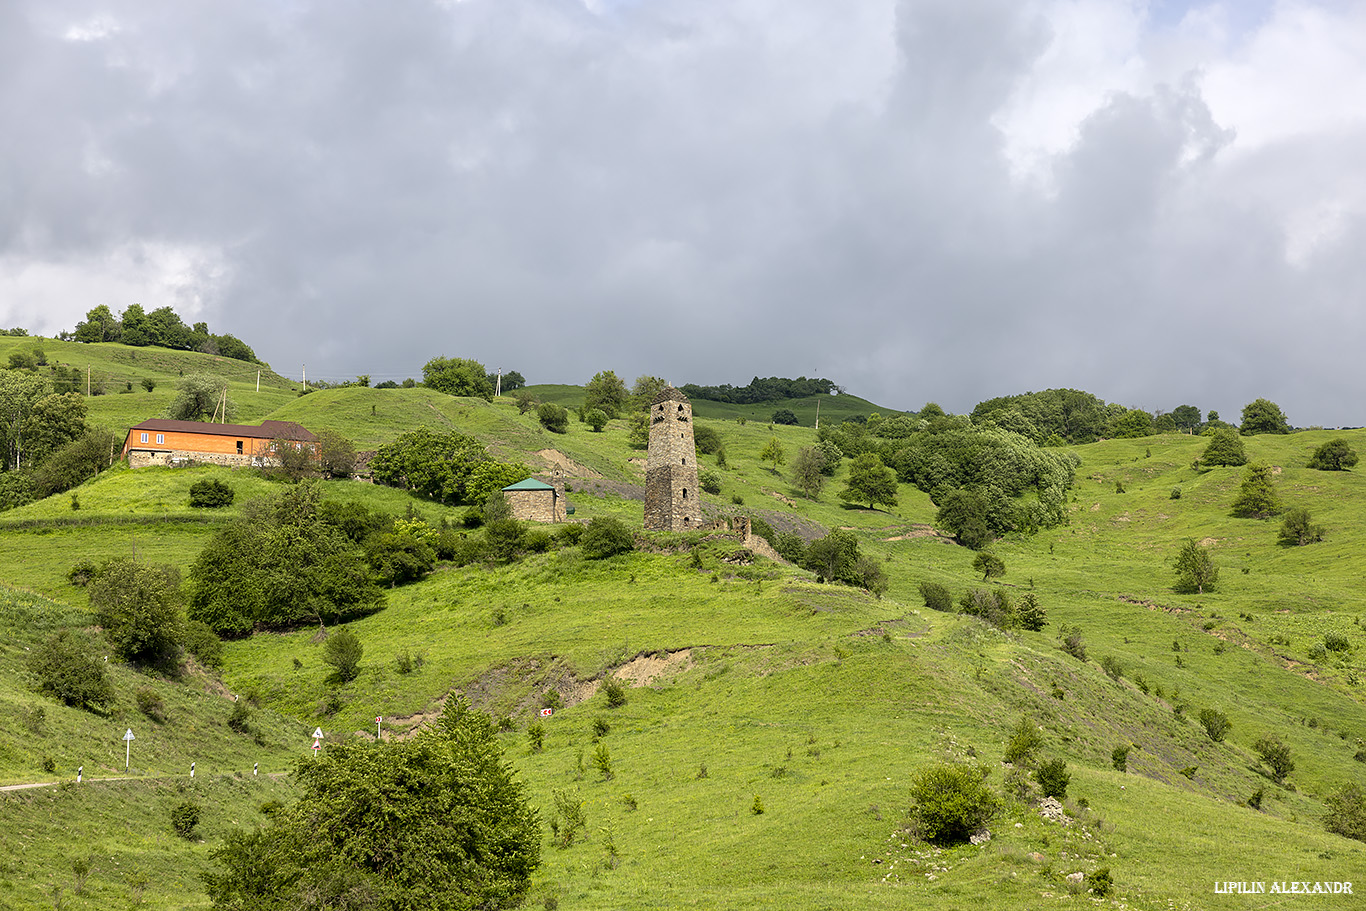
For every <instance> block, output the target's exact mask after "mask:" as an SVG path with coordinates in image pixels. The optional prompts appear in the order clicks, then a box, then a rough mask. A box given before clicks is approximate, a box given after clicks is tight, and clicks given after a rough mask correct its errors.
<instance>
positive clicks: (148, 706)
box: [134, 687, 166, 724]
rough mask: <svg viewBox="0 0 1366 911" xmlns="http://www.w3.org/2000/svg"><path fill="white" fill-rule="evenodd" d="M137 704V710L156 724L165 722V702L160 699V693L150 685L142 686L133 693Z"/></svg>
mask: <svg viewBox="0 0 1366 911" xmlns="http://www.w3.org/2000/svg"><path fill="white" fill-rule="evenodd" d="M134 699H135V700H136V701H137V704H138V711H139V712H141V713H142V714H144V715H146V716H147V717H148V718H150V719H152V720H153V721H155V722H156V723H157V724H164V723H165V722H166V703H164V702H162V701H161V696H160V694H158V693H157V691H156V690H154V689H152V688H151V687H143V688H142V689H140V690H138V691H137V693H136V694H135V695H134Z"/></svg>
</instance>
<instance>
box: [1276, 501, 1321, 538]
mask: <svg viewBox="0 0 1366 911" xmlns="http://www.w3.org/2000/svg"><path fill="white" fill-rule="evenodd" d="M1279 540H1280V542H1281V543H1282V544H1286V545H1289V546H1291V547H1298V546H1300V545H1302V544H1314V543H1316V542H1318V541H1322V540H1323V526H1322V525H1315V524H1314V523H1313V520H1312V519H1311V518H1310V516H1309V510H1307V509H1304V508H1303V507H1300V506H1296V507H1293V508H1291V509H1289V510H1287V511H1286V514H1285V518H1284V519H1283V520H1282V521H1281V533H1280V539H1279Z"/></svg>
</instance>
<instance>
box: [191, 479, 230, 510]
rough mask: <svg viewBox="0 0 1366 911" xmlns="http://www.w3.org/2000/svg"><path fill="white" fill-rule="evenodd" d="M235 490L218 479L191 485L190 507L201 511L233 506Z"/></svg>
mask: <svg viewBox="0 0 1366 911" xmlns="http://www.w3.org/2000/svg"><path fill="white" fill-rule="evenodd" d="M233 496H234V494H233V490H232V488H231V487H229V486H228V485H227V484H224V483H223V482H222V481H220V480H218V479H217V478H205V479H204V480H202V481H195V482H194V483H193V484H191V485H190V505H191V506H194V507H196V508H200V509H220V508H222V507H224V506H231V505H232V500H233Z"/></svg>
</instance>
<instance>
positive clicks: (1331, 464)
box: [1307, 439, 1357, 471]
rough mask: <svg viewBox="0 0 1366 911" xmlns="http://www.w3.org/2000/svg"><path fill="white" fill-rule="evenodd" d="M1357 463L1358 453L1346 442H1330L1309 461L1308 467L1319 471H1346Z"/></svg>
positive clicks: (1316, 451) (1320, 448)
mask: <svg viewBox="0 0 1366 911" xmlns="http://www.w3.org/2000/svg"><path fill="white" fill-rule="evenodd" d="M1356 463H1357V452H1356V450H1355V449H1353V448H1352V447H1351V444H1349V443H1348V442H1347V441H1346V440H1342V439H1338V440H1329V441H1328V442H1327V443H1324V444H1323V445H1322V446H1320V447H1319V448H1318V449H1315V450H1314V455H1313V457H1311V458H1310V459H1309V465H1308V466H1307V467H1309V468H1313V469H1316V470H1318V471H1346V470H1347V469H1349V468H1351V467H1352V466H1353V465H1355V464H1356Z"/></svg>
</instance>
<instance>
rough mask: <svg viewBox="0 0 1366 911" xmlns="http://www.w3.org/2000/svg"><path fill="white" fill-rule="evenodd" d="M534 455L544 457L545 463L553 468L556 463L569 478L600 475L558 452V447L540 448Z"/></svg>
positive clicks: (598, 476)
mask: <svg viewBox="0 0 1366 911" xmlns="http://www.w3.org/2000/svg"><path fill="white" fill-rule="evenodd" d="M536 455H538V456H540V457H541V458H542V459H544V460H545V464H546V465H547V466H548V467H550V468H554V467H555V466H556V465H558V466H559V467H560V468H561V469H563V470H564V473H565V474H566V475H568V476H569V477H571V478H600V477H602V475H601V474H600V473H598V472H596V471H594V470H593V469H591V468H587V467H585V466H583V465H580V464H579V463H578V462H575V461H574V460H573V459H571V458H569V456H567V455H565V454H564V453H562V452H560V451H559V450H558V449H542V450H541V451H540V452H538V453H536Z"/></svg>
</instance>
